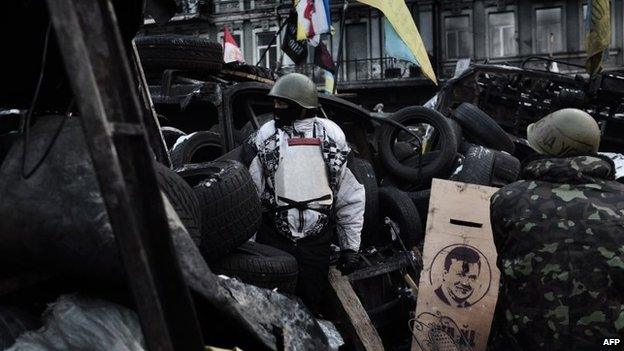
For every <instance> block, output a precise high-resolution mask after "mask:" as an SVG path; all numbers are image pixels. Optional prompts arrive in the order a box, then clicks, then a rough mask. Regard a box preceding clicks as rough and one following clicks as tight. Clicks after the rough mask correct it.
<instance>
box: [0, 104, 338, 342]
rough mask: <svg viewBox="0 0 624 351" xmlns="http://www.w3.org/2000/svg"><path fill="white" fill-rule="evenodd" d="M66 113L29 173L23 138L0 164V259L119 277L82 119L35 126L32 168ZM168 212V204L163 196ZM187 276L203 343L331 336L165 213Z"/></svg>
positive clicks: (93, 278) (109, 280)
mask: <svg viewBox="0 0 624 351" xmlns="http://www.w3.org/2000/svg"><path fill="white" fill-rule="evenodd" d="M63 118H68V120H67V121H66V123H65V126H64V127H63V130H62V132H61V133H60V135H59V137H58V139H57V140H56V141H55V142H54V145H53V146H52V149H51V152H50V154H49V155H48V157H47V158H46V159H45V161H44V162H43V164H42V165H41V167H40V169H39V170H37V172H35V173H34V175H33V176H32V177H31V178H29V179H24V178H23V177H22V151H23V145H24V144H23V141H19V142H17V143H16V144H15V145H14V146H13V148H12V149H11V151H10V152H9V154H8V155H7V158H6V159H5V162H4V163H3V164H2V166H1V167H0V199H2V201H0V218H2V220H1V221H0V233H2V234H0V235H1V236H0V243H1V244H0V264H2V266H3V267H5V268H9V267H12V266H22V267H37V266H39V267H47V268H50V267H56V269H57V270H58V271H59V272H63V274H64V277H66V278H65V279H73V280H75V279H82V280H83V281H85V282H87V281H88V282H89V283H90V284H103V285H108V286H110V285H111V284H112V285H123V284H124V283H125V278H124V273H123V272H124V271H123V268H122V266H121V261H120V259H119V255H118V253H117V248H116V243H115V239H114V235H113V233H112V230H111V226H110V223H109V222H108V216H107V213H106V208H105V206H104V202H103V199H102V197H101V194H100V191H99V185H98V183H97V180H96V177H95V173H94V170H93V166H92V165H91V160H90V157H89V154H88V153H87V149H86V145H85V142H84V137H83V134H82V130H81V128H80V123H79V122H80V121H79V120H78V119H77V118H76V117H60V116H54V117H45V118H42V119H41V121H39V123H37V124H36V125H35V126H34V127H33V128H32V130H31V140H30V146H29V152H28V155H27V156H28V157H27V168H28V169H30V167H32V165H33V164H34V162H36V160H38V159H39V158H40V157H41V155H42V153H43V151H44V150H45V149H46V148H47V147H48V145H49V143H50V142H51V138H52V135H53V134H54V131H55V130H56V128H57V126H59V123H60V122H61V120H62V119H63ZM166 204H167V205H166V206H167V209H168V213H170V214H171V213H172V212H173V209H172V208H171V205H170V204H168V201H166ZM169 223H170V227H171V235H172V238H173V241H174V246H175V249H176V252H177V254H178V258H179V263H180V266H181V269H182V272H183V275H184V278H185V280H186V282H187V284H188V285H189V287H190V289H191V290H192V292H193V294H194V298H195V304H196V310H197V311H198V315H199V316H200V320H201V321H202V327H203V330H204V339H205V340H204V341H205V342H206V343H207V344H215V345H222V346H238V347H242V348H244V349H254V350H260V349H269V350H278V349H281V348H282V346H283V345H288V347H289V349H292V350H326V349H329V343H328V339H327V337H326V335H325V334H324V333H323V331H322V329H321V327H320V326H319V324H318V323H317V321H316V319H314V317H313V316H312V315H311V314H310V313H309V312H308V311H307V309H305V307H304V306H302V305H301V304H299V303H297V302H295V301H294V300H291V299H289V298H287V297H285V296H283V295H281V294H279V293H277V292H272V291H269V290H264V289H260V288H256V287H253V286H250V285H246V284H243V283H240V282H237V281H235V280H220V279H219V278H218V277H217V276H216V275H214V274H213V273H212V272H211V271H210V268H209V267H208V265H207V264H206V262H205V261H204V259H203V258H202V257H201V254H200V253H199V250H198V249H197V247H196V246H195V244H194V243H193V241H192V240H191V238H190V237H189V235H188V233H187V232H186V230H185V229H184V228H183V226H182V224H181V223H180V221H179V219H178V218H177V215H172V216H169Z"/></svg>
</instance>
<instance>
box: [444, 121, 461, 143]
mask: <svg viewBox="0 0 624 351" xmlns="http://www.w3.org/2000/svg"><path fill="white" fill-rule="evenodd" d="M448 121H449V123H450V125H451V128H453V133H455V140H457V145H458V147H459V145H461V143H462V141H463V140H464V132H463V130H462V126H461V125H460V124H459V123H457V121H455V120H454V119H451V118H448Z"/></svg>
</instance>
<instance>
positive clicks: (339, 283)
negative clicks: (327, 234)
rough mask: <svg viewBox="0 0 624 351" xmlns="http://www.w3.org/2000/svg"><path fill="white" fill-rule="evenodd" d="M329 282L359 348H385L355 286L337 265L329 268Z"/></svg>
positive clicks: (365, 350) (372, 349)
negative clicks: (354, 288)
mask: <svg viewBox="0 0 624 351" xmlns="http://www.w3.org/2000/svg"><path fill="white" fill-rule="evenodd" d="M329 284H330V286H331V287H332V290H333V292H334V293H335V294H336V297H337V299H338V302H339V303H340V307H341V309H342V312H344V314H345V315H346V317H347V322H348V324H349V325H350V327H351V328H352V333H353V335H352V336H353V340H354V343H355V346H356V348H357V349H358V350H362V351H377V350H383V349H384V347H383V344H382V343H381V338H380V337H379V334H377V330H375V327H373V323H372V322H371V320H370V318H369V316H368V314H366V311H365V310H364V307H363V306H362V303H361V302H360V299H359V298H358V297H357V295H356V294H355V291H353V287H352V286H351V283H350V282H349V279H348V278H347V277H346V276H343V275H342V273H340V271H338V270H337V269H336V267H331V268H330V270H329Z"/></svg>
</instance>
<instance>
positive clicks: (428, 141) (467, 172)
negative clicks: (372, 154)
mask: <svg viewBox="0 0 624 351" xmlns="http://www.w3.org/2000/svg"><path fill="white" fill-rule="evenodd" d="M390 118H392V119H394V120H395V121H397V122H400V123H401V124H402V125H403V126H405V127H407V128H408V129H410V130H411V131H414V132H415V134H417V136H419V138H416V137H414V136H411V135H409V134H408V133H406V132H405V131H402V130H400V129H399V128H396V127H394V126H392V125H390V124H387V125H385V126H383V127H382V128H381V132H380V133H379V138H378V142H379V153H380V158H381V162H382V164H383V166H384V167H383V171H384V173H385V176H384V177H383V179H381V180H380V184H381V188H380V189H379V194H380V195H381V194H384V193H387V192H391V193H393V194H394V195H393V196H392V198H393V199H392V201H394V202H398V201H400V200H396V199H398V198H400V197H402V195H399V194H400V193H403V194H405V196H407V197H408V198H409V199H410V200H411V203H412V204H413V205H414V208H413V209H410V210H409V211H410V212H411V213H414V215H412V217H415V218H418V222H420V221H421V219H422V224H421V229H420V231H415V230H413V232H415V233H417V238H416V244H420V240H422V238H423V236H422V235H421V234H422V227H425V226H426V220H427V214H428V211H429V198H430V196H431V190H430V187H431V179H432V178H442V179H450V180H454V181H458V182H464V183H469V184H477V185H486V186H494V187H502V186H504V185H506V184H509V183H513V182H515V181H516V180H517V179H518V177H519V175H520V161H519V160H518V158H516V157H514V156H513V154H514V142H513V141H512V139H511V138H510V137H509V136H508V135H507V133H505V131H504V130H503V129H502V128H501V127H500V126H499V125H498V124H497V123H496V122H495V121H494V120H493V119H492V118H491V117H490V116H488V115H487V114H486V113H485V112H483V111H482V110H481V109H479V108H478V107H477V106H475V105H473V104H469V103H463V104H461V105H459V106H458V107H457V108H456V109H455V110H453V111H452V113H451V114H450V115H449V116H443V115H442V114H440V113H438V112H437V111H434V110H430V109H426V108H423V107H407V108H404V109H401V110H399V111H397V112H396V113H394V114H393V115H391V116H390ZM388 188H389V189H388ZM387 189H388V190H387ZM383 197H385V198H386V201H389V200H388V196H387V195H385V196H383ZM383 197H382V196H380V199H382V198H383ZM379 201H381V200H379ZM393 205H395V206H397V205H396V204H393ZM402 206H403V207H405V206H406V205H405V204H403V205H402ZM380 208H384V210H386V209H387V208H389V205H388V204H382V205H380ZM390 208H391V207H390ZM399 208H402V207H396V209H394V210H393V211H392V213H394V214H395V216H401V215H400V213H401V210H399ZM380 216H381V217H383V214H380ZM387 220H388V219H387V218H386V221H387ZM365 227H366V226H365ZM366 231H367V228H365V229H364V232H365V233H366ZM404 241H408V242H410V243H411V241H410V240H409V239H408V240H404ZM367 243H368V242H367Z"/></svg>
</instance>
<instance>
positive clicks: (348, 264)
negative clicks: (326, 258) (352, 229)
mask: <svg viewBox="0 0 624 351" xmlns="http://www.w3.org/2000/svg"><path fill="white" fill-rule="evenodd" d="M359 263H360V256H359V255H358V253H357V252H355V251H353V250H342V251H341V252H340V260H339V262H338V269H339V270H340V271H341V272H342V274H344V275H346V274H349V273H351V272H353V271H354V270H356V269H357V268H358V265H359Z"/></svg>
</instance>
